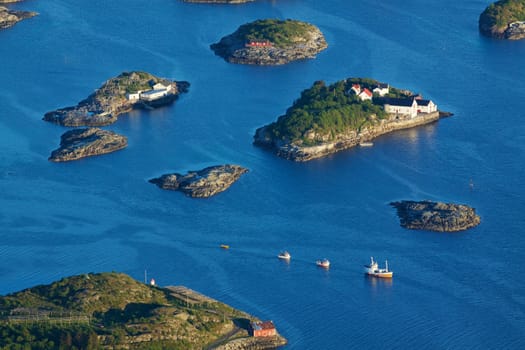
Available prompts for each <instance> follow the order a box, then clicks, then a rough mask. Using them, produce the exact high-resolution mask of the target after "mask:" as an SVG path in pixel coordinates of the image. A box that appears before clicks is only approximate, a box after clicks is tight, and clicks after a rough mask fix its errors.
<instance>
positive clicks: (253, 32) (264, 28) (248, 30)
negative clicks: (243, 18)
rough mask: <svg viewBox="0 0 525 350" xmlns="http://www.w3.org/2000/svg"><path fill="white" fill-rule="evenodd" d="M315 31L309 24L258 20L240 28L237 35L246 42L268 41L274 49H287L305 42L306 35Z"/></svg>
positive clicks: (292, 21)
mask: <svg viewBox="0 0 525 350" xmlns="http://www.w3.org/2000/svg"><path fill="white" fill-rule="evenodd" d="M315 29H316V27H314V26H313V25H311V24H309V23H305V22H301V21H295V20H291V19H286V20H279V19H259V20H256V21H254V22H251V23H248V24H243V25H242V26H240V27H239V29H237V35H238V36H239V37H240V38H243V39H244V40H245V41H246V42H249V41H269V42H271V43H272V44H273V45H274V46H276V47H287V46H290V45H294V44H297V43H298V42H305V41H306V40H307V39H308V37H309V35H308V33H309V32H310V31H312V30H315Z"/></svg>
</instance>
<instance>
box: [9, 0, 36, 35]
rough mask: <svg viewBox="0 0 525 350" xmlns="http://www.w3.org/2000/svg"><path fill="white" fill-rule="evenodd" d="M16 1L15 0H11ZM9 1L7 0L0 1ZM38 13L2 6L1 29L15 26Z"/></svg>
mask: <svg viewBox="0 0 525 350" xmlns="http://www.w3.org/2000/svg"><path fill="white" fill-rule="evenodd" d="M11 2H14V1H11ZM0 3H2V4H3V3H7V2H0ZM36 15H38V13H36V12H32V11H12V10H9V9H8V8H7V7H5V6H0V29H6V28H9V27H12V26H14V25H15V24H17V23H18V22H20V21H21V20H24V19H27V18H31V17H34V16H36Z"/></svg>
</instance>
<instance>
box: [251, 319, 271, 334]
mask: <svg viewBox="0 0 525 350" xmlns="http://www.w3.org/2000/svg"><path fill="white" fill-rule="evenodd" d="M251 325H252V333H253V334H252V335H253V336H254V337H271V336H273V335H276V334H277V330H276V329H275V326H274V324H273V322H272V321H264V322H262V321H258V322H252V324H251Z"/></svg>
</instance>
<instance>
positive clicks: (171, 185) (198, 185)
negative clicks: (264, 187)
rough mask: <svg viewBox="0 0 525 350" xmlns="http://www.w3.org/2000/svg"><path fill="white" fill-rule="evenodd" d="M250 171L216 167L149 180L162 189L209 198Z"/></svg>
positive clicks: (239, 167)
mask: <svg viewBox="0 0 525 350" xmlns="http://www.w3.org/2000/svg"><path fill="white" fill-rule="evenodd" d="M246 172H248V169H246V168H243V167H241V166H239V165H230V164H226V165H216V166H211V167H208V168H205V169H202V170H199V171H190V172H188V173H187V174H186V175H181V174H177V173H173V174H165V175H162V176H161V177H159V178H154V179H151V180H149V182H151V183H153V184H156V185H157V186H159V187H160V188H162V189H165V190H172V191H181V192H183V193H184V194H186V195H187V196H190V197H193V198H208V197H211V196H213V195H215V194H217V193H219V192H223V191H225V190H227V189H228V188H229V187H230V186H231V185H232V184H233V183H234V182H235V181H237V180H238V179H239V178H240V177H241V175H243V174H244V173H246Z"/></svg>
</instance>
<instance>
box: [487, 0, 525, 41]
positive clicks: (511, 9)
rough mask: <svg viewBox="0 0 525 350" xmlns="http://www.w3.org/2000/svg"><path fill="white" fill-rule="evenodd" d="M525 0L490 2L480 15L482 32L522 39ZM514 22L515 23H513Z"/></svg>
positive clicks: (523, 33)
mask: <svg viewBox="0 0 525 350" xmlns="http://www.w3.org/2000/svg"><path fill="white" fill-rule="evenodd" d="M523 21H525V0H501V1H497V2H495V3H492V4H490V5H489V6H488V7H487V8H486V9H485V11H483V12H482V13H481V15H480V16H479V29H480V31H481V33H482V34H484V35H488V36H491V37H495V38H501V39H522V38H524V37H525V28H522V25H521V24H520V23H519V22H523ZM511 24H514V25H511Z"/></svg>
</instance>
